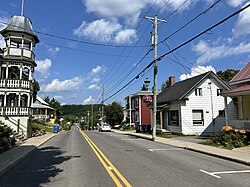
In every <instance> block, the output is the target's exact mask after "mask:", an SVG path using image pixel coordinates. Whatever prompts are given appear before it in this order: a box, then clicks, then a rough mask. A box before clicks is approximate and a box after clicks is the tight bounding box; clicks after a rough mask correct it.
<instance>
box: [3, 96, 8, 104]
mask: <svg viewBox="0 0 250 187" xmlns="http://www.w3.org/2000/svg"><path fill="white" fill-rule="evenodd" d="M6 101H7V95H6V93H5V94H4V100H3V106H6V103H7V102H6Z"/></svg>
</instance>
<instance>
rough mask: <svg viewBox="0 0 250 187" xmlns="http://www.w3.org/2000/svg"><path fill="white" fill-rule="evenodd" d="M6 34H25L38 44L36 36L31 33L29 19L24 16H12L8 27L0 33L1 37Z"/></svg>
mask: <svg viewBox="0 0 250 187" xmlns="http://www.w3.org/2000/svg"><path fill="white" fill-rule="evenodd" d="M7 32H21V33H26V34H29V35H31V36H33V37H34V39H35V41H36V42H37V43H38V42H39V39H38V37H37V35H36V34H35V33H34V31H33V28H32V23H31V21H30V19H29V18H27V17H24V16H12V17H11V19H10V22H9V25H8V26H7V27H6V28H4V29H3V30H1V31H0V33H1V34H2V35H4V34H5V33H7Z"/></svg>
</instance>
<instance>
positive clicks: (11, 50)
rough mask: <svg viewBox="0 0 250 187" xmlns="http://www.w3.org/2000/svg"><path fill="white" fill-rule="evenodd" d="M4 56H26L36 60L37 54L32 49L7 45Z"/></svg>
mask: <svg viewBox="0 0 250 187" xmlns="http://www.w3.org/2000/svg"><path fill="white" fill-rule="evenodd" d="M4 56H14V57H25V58H30V59H32V60H35V55H34V53H33V52H32V51H31V50H28V49H25V48H15V47H7V48H4Z"/></svg>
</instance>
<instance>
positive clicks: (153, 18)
mask: <svg viewBox="0 0 250 187" xmlns="http://www.w3.org/2000/svg"><path fill="white" fill-rule="evenodd" d="M144 18H146V19H149V20H152V21H153V28H154V37H153V40H154V41H153V42H152V43H153V47H154V87H153V94H154V101H153V132H152V140H153V141H155V138H156V112H157V94H156V83H157V72H158V68H157V45H158V34H157V24H158V21H159V22H167V21H166V20H163V19H158V18H157V15H155V17H148V16H144Z"/></svg>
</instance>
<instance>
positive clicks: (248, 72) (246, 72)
mask: <svg viewBox="0 0 250 187" xmlns="http://www.w3.org/2000/svg"><path fill="white" fill-rule="evenodd" d="M246 81H249V82H250V62H248V63H247V64H246V65H245V67H244V68H242V69H241V70H240V71H239V72H238V73H237V74H236V75H235V76H234V77H233V78H232V80H231V81H230V84H232V85H234V84H237V83H241V82H242V83H243V82H246Z"/></svg>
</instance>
